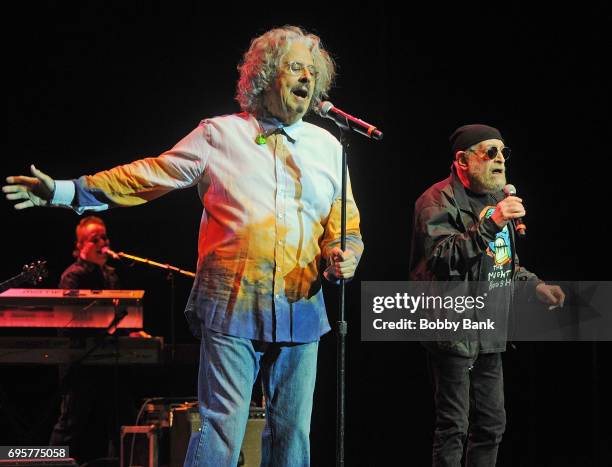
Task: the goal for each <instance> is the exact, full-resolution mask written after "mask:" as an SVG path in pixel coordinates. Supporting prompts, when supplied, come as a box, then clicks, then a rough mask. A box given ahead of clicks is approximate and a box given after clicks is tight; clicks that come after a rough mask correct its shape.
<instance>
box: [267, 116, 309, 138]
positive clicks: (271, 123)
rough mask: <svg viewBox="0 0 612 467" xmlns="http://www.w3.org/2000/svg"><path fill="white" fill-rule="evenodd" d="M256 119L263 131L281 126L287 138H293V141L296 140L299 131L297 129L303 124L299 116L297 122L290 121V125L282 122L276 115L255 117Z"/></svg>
mask: <svg viewBox="0 0 612 467" xmlns="http://www.w3.org/2000/svg"><path fill="white" fill-rule="evenodd" d="M257 121H258V122H259V125H260V126H261V129H262V130H263V131H264V132H266V131H268V130H272V129H274V128H282V129H283V130H284V131H285V133H287V135H288V136H289V138H291V139H293V140H294V141H297V140H298V137H299V133H300V131H299V130H300V128H302V127H303V126H304V121H303V120H302V119H301V118H300V119H299V120H298V121H297V122H295V123H292V124H291V125H286V124H284V123H283V122H281V121H280V120H279V119H278V118H276V117H263V118H259V119H257Z"/></svg>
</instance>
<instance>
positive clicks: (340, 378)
mask: <svg viewBox="0 0 612 467" xmlns="http://www.w3.org/2000/svg"><path fill="white" fill-rule="evenodd" d="M338 128H339V129H340V144H341V145H342V195H341V198H340V248H341V249H342V251H344V250H346V185H347V173H348V170H347V165H348V164H347V159H348V152H347V150H348V147H349V142H348V140H347V138H346V136H345V134H344V131H343V128H342V127H341V126H338ZM345 294H346V280H345V279H340V297H339V310H338V321H337V323H336V326H337V332H338V341H337V357H336V358H337V361H336V371H337V372H336V398H337V402H336V465H337V466H338V467H343V466H344V434H345V429H344V428H345V415H346V410H345V409H346V336H347V334H348V323H347V322H346V316H345Z"/></svg>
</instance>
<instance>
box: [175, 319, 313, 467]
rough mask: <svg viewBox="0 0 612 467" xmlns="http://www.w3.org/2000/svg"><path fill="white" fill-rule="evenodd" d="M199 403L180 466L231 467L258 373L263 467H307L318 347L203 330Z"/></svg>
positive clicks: (237, 453) (232, 466) (311, 344)
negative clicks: (197, 424) (198, 423)
mask: <svg viewBox="0 0 612 467" xmlns="http://www.w3.org/2000/svg"><path fill="white" fill-rule="evenodd" d="M202 333H203V335H202V343H201V347H200V370H199V383H198V399H199V409H200V417H201V420H202V428H201V431H200V432H199V433H193V434H192V436H191V439H190V441H189V447H188V449H187V456H186V458H185V467H204V466H211V467H223V466H227V467H235V466H236V465H237V464H238V458H239V455H240V447H241V444H242V439H243V438H244V433H245V429H246V423H247V420H248V417H249V405H250V402H251V391H252V387H253V383H254V382H255V379H256V377H257V373H258V372H259V371H260V369H261V376H262V381H263V386H264V394H265V397H266V426H265V428H264V432H263V436H262V462H261V465H262V466H283V465H286V466H292V467H293V466H295V467H298V466H308V465H309V464H310V442H309V433H310V418H311V414H312V399H313V394H314V386H315V379H316V371H317V351H318V348H319V343H318V342H311V343H307V344H290V343H266V342H259V341H252V340H250V339H244V338H241V337H233V336H228V335H225V334H221V333H217V332H214V331H211V330H209V329H202Z"/></svg>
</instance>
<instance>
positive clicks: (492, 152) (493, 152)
mask: <svg viewBox="0 0 612 467" xmlns="http://www.w3.org/2000/svg"><path fill="white" fill-rule="evenodd" d="M466 152H473V153H476V151H475V150H474V149H466ZM483 152H484V154H485V155H486V156H487V157H488V158H489V159H491V160H493V159H495V158H496V157H497V154H499V149H498V148H497V146H491V147H490V148H489V149H487V150H486V151H483ZM501 153H502V156H504V159H505V160H508V159H510V156H511V155H512V151H511V150H510V148H508V147H503V148H502V149H501Z"/></svg>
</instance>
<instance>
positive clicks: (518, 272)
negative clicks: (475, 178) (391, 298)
mask: <svg viewBox="0 0 612 467" xmlns="http://www.w3.org/2000/svg"><path fill="white" fill-rule="evenodd" d="M494 197H495V199H502V198H503V194H501V193H500V194H497V195H495V196H494ZM509 230H510V242H511V251H512V252H513V260H512V278H513V281H512V282H513V289H512V292H511V295H514V294H515V293H516V292H521V293H526V294H529V295H531V294H533V293H534V291H535V286H536V285H537V284H538V283H539V282H540V280H539V279H538V278H537V276H536V275H535V274H533V273H531V272H529V271H527V270H526V269H525V268H523V267H521V266H520V265H519V259H518V256H517V255H516V250H515V247H514V246H515V238H514V232H513V231H512V229H509ZM500 231H501V229H500V228H499V226H498V225H497V224H496V223H495V222H494V221H493V220H491V219H490V218H486V217H484V218H483V219H479V217H478V214H477V213H474V212H472V209H471V207H470V203H469V199H468V196H467V194H466V192H465V188H464V187H463V184H462V183H461V181H460V180H459V178H458V176H457V174H456V172H455V168H454V166H453V167H452V170H451V175H450V176H449V177H448V178H447V179H446V180H443V181H441V182H438V183H436V184H435V185H433V186H431V187H430V188H429V189H428V190H427V191H425V193H423V194H422V195H421V196H420V197H419V199H418V200H417V201H416V203H415V210H414V226H413V235H412V251H411V255H410V279H411V280H413V281H463V282H465V291H466V294H473V293H474V290H471V285H470V283H469V281H474V282H475V281H478V280H479V278H480V272H481V267H482V263H483V261H482V260H483V258H484V255H486V250H487V247H488V244H489V242H492V241H495V236H496V234H497V233H498V232H500ZM517 281H518V282H517ZM515 285H519V287H514V286H515ZM507 311H508V310H506V312H507ZM426 347H428V348H430V349H439V350H444V351H448V352H451V353H453V354H456V355H462V356H466V357H473V356H475V355H476V354H477V353H478V352H479V351H480V350H481V344H480V342H479V341H478V340H475V341H474V340H471V339H464V340H462V341H455V342H432V343H427V344H426ZM504 349H505V340H504V342H498V343H494V344H493V345H491V343H489V348H488V349H487V351H501V350H504Z"/></svg>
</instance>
